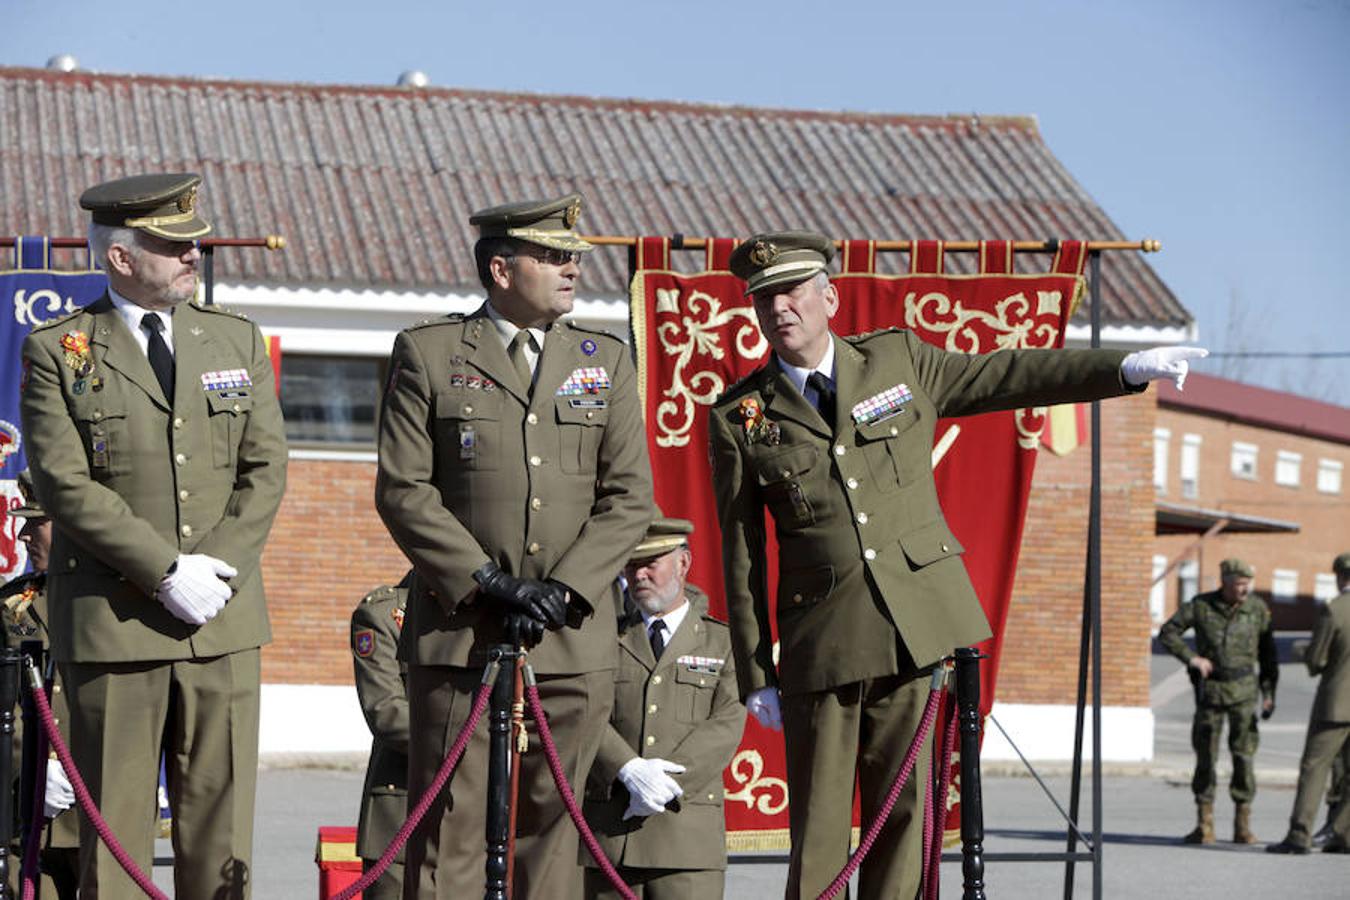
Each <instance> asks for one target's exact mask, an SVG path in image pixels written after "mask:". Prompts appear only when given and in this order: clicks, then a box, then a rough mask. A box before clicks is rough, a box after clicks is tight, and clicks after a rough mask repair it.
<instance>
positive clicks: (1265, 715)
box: [1261, 703, 1275, 722]
mask: <svg viewBox="0 0 1350 900" xmlns="http://www.w3.org/2000/svg"><path fill="white" fill-rule="evenodd" d="M1273 715H1275V704H1274V703H1272V704H1270V709H1266V708H1265V707H1262V708H1261V721H1262V722H1264V721H1265V720H1266V719H1269V718H1270V717H1271V716H1273Z"/></svg>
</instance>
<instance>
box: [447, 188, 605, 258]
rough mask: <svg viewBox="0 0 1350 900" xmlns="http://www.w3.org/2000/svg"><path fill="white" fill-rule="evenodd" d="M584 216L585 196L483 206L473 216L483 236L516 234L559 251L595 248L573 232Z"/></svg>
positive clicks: (518, 236) (568, 196)
mask: <svg viewBox="0 0 1350 900" xmlns="http://www.w3.org/2000/svg"><path fill="white" fill-rule="evenodd" d="M580 215H581V195H580V194H568V195H567V196H565V197H558V198H557V199H556V200H524V201H522V202H520V203H505V204H502V205H501V206H493V207H490V208H488V209H480V210H479V211H478V212H476V213H474V214H473V215H472V216H470V217H469V224H470V225H473V226H476V227H477V228H478V232H479V234H480V236H482V237H485V238H486V237H512V238H516V239H518V240H522V241H529V242H530V243H531V244H538V245H540V246H541V247H553V248H554V249H557V250H576V251H579V252H585V251H587V250H594V249H595V247H594V245H592V244H589V243H587V242H586V241H583V240H582V239H581V238H580V237H578V236H577V233H576V232H575V231H573V230H572V229H573V227H575V226H576V224H577V217H578V216H580Z"/></svg>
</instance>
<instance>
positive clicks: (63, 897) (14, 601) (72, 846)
mask: <svg viewBox="0 0 1350 900" xmlns="http://www.w3.org/2000/svg"><path fill="white" fill-rule="evenodd" d="M18 483H19V493H20V494H21V495H22V497H23V505H22V506H17V507H15V508H14V509H11V510H9V515H11V516H13V517H14V518H16V519H21V520H22V521H23V525H22V527H21V529H20V531H19V540H20V541H21V542H22V543H23V544H24V545H25V546H26V547H27V548H28V564H29V568H30V569H31V571H30V572H29V573H28V574H27V575H20V576H19V577H18V578H15V579H14V580H12V581H10V582H9V583H8V584H6V585H5V586H4V587H0V622H2V623H3V625H4V629H5V646H6V647H12V648H14V649H16V650H17V649H19V647H21V646H22V644H23V642H24V641H32V640H40V641H42V646H43V647H44V648H45V647H47V646H48V635H47V562H48V560H49V558H50V556H51V548H52V523H51V519H49V518H47V514H46V513H45V512H43V510H42V506H41V505H40V504H39V503H38V502H37V498H36V497H35V496H34V493H33V479H32V476H31V475H30V474H29V472H28V470H27V469H25V470H24V471H23V472H21V473H19V477H18ZM27 687H28V681H27V679H24V680H23V684H22V689H23V690H27ZM51 704H52V715H53V717H54V718H55V719H56V724H57V725H58V726H60V728H61V736H62V737H63V738H65V739H66V740H67V741H69V740H70V726H69V724H68V722H69V713H68V712H67V709H66V697H65V692H63V691H62V690H61V682H60V679H56V683H55V684H53V685H52V690H51ZM14 712H15V716H16V718H15V721H14V766H15V773H16V774H15V777H14V781H15V784H16V785H17V784H18V781H19V776H18V766H19V761H20V759H21V753H22V748H23V729H22V725H23V722H22V721H21V720H20V719H18V718H17V716H18V712H19V711H18V709H17V708H16V709H15V711H14ZM17 796H18V793H17V791H16V793H15V797H17ZM74 802H75V793H74V790H73V789H72V788H71V786H70V780H69V779H68V778H67V777H66V773H65V770H64V769H63V768H62V767H61V763H60V761H59V760H57V759H56V754H55V753H54V752H53V753H52V754H51V759H49V760H48V761H47V792H46V810H45V812H46V815H47V816H48V817H49V818H50V819H51V821H50V822H49V823H48V824H47V837H46V839H45V840H44V841H43V842H42V849H41V850H40V851H39V857H38V859H39V863H40V866H41V872H42V876H41V884H40V886H39V892H40V894H41V896H43V897H48V898H53V897H54V898H59V900H74V897H75V889H76V887H77V886H78V885H79V878H80V870H79V861H80V857H79V851H80V827H79V816H78V814H77V813H76V812H75V811H74V810H72V809H70V807H71V806H72V805H73V804H74ZM23 814H24V815H27V810H24V811H23ZM16 838H17V835H16ZM10 852H11V856H10V865H9V874H10V891H11V892H12V894H13V896H16V897H17V896H19V876H20V868H21V865H20V863H21V862H22V861H23V857H22V848H21V847H20V844H19V841H18V840H17V839H16V840H15V841H14V846H13V847H12V848H11V851H10Z"/></svg>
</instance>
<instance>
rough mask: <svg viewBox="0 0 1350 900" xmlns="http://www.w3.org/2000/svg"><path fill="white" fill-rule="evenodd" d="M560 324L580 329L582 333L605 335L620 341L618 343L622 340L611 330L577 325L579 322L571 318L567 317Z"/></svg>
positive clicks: (597, 335) (576, 329)
mask: <svg viewBox="0 0 1350 900" xmlns="http://www.w3.org/2000/svg"><path fill="white" fill-rule="evenodd" d="M560 324H562V325H566V326H567V327H568V328H570V329H572V330H573V331H580V332H582V333H583V334H593V335H595V336H596V337H607V338H609V339H610V340H611V341H617V342H618V343H620V344H622V343H623V340H622V339H621V338H620V337H618V336H617V335H615V334H614V333H613V332H610V331H607V330H605V329H604V328H589V327H587V326H585V325H579V324H577V323H576V322H573V321H572V320H571V319H567V320H565V321H563V322H561V323H560Z"/></svg>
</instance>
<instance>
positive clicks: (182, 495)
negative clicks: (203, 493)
mask: <svg viewBox="0 0 1350 900" xmlns="http://www.w3.org/2000/svg"><path fill="white" fill-rule="evenodd" d="M191 496H192V495H191V494H189V493H188V492H187V491H186V490H182V491H179V492H178V499H179V500H186V499H187V498H189V497H191Z"/></svg>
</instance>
